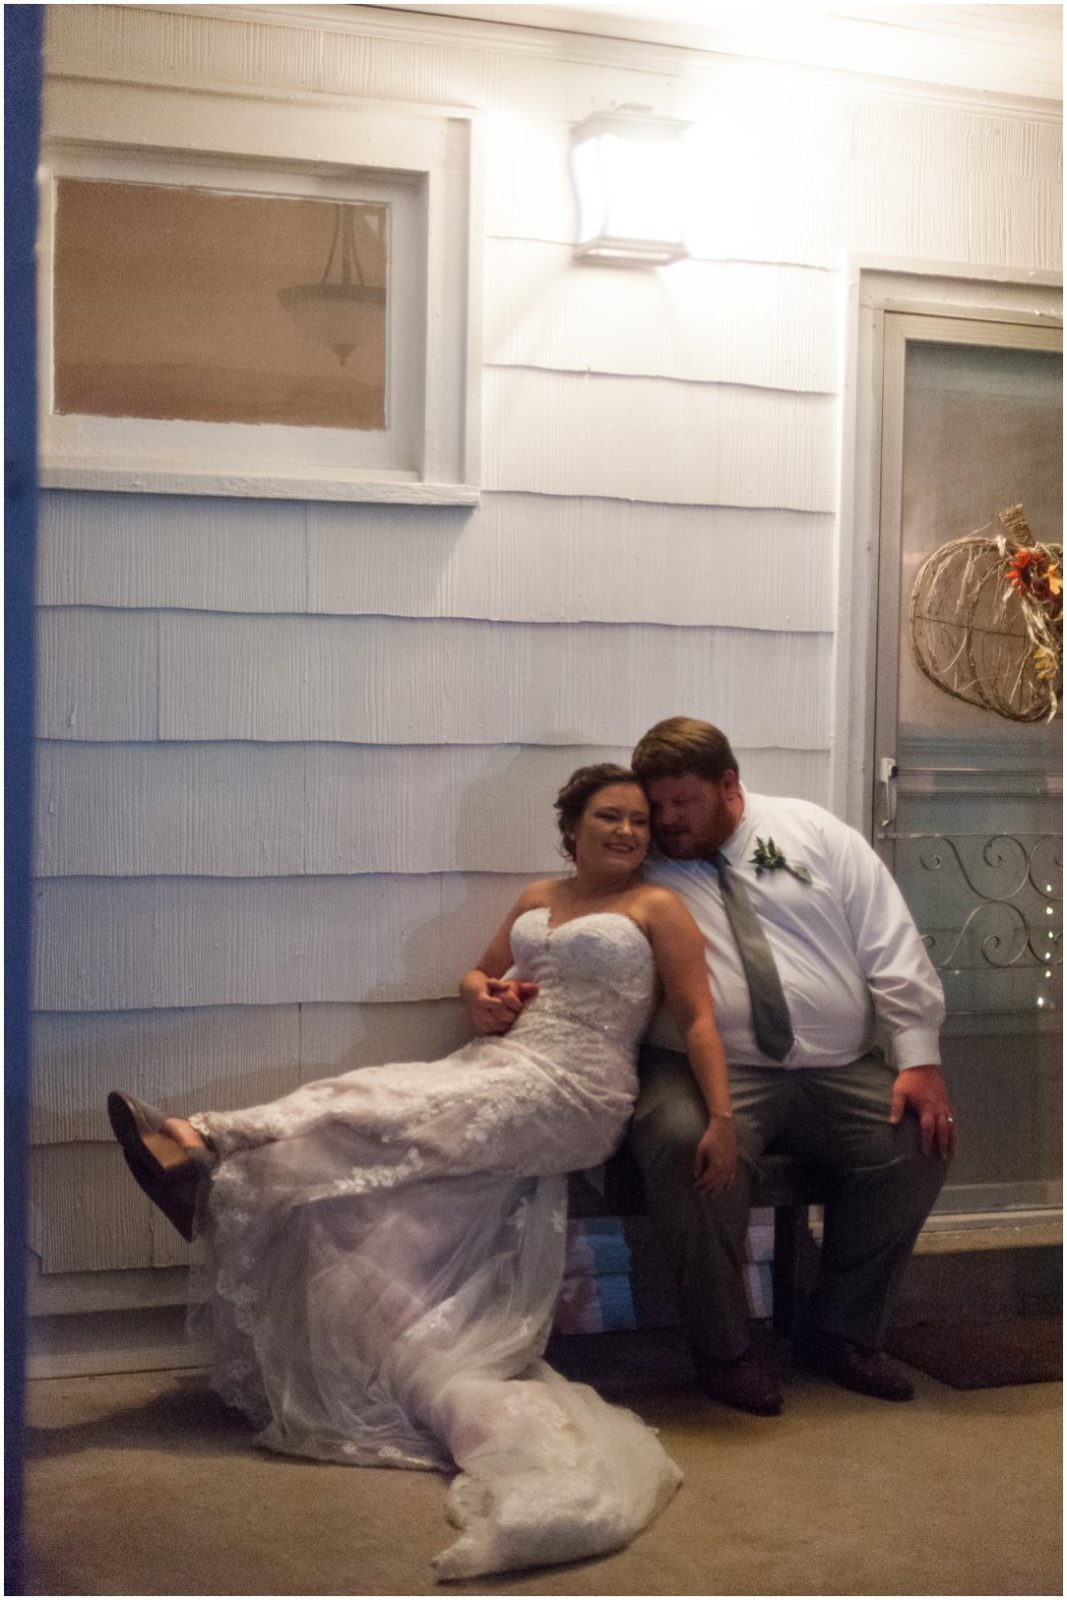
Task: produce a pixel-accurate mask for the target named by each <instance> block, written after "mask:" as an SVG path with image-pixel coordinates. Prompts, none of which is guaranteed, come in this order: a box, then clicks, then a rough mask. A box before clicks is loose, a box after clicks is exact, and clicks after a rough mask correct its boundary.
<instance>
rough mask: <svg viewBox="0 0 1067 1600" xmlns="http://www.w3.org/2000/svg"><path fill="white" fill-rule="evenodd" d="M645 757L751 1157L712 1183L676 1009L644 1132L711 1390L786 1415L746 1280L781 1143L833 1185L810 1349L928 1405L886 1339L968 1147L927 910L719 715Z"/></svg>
mask: <svg viewBox="0 0 1067 1600" xmlns="http://www.w3.org/2000/svg"><path fill="white" fill-rule="evenodd" d="M633 767H634V770H635V771H636V773H637V774H638V776H639V777H640V778H641V780H642V782H643V783H644V786H645V789H646V790H647V793H648V796H649V801H650V804H651V810H652V828H653V838H654V841H655V843H656V846H657V847H658V850H659V852H660V854H659V857H658V858H654V859H652V860H650V862H649V863H648V866H647V867H646V874H645V875H646V878H648V879H649V880H650V881H652V882H654V883H659V884H663V885H666V886H667V887H669V888H671V889H673V890H674V891H675V892H676V893H677V894H678V895H680V896H681V898H682V900H683V901H684V902H685V904H686V905H687V906H688V908H689V910H690V911H691V912H692V914H693V916H694V918H695V919H696V921H697V924H698V926H699V927H700V929H701V932H702V933H703V935H704V938H705V942H706V948H707V959H708V972H709V977H710V980H711V988H712V994H713V996H714V1000H715V1011H716V1018H717V1021H718V1025H719V1031H720V1033H721V1034H722V1038H723V1043H724V1045H725V1047H726V1057H727V1060H728V1062H729V1065H730V1086H731V1099H732V1103H733V1115H734V1119H735V1122H736V1126H737V1139H738V1150H739V1155H740V1157H741V1159H740V1160H739V1162H738V1170H737V1177H736V1179H735V1181H734V1183H733V1184H732V1186H731V1187H730V1188H729V1189H728V1190H726V1191H724V1192H722V1193H719V1194H702V1193H700V1192H698V1191H697V1190H696V1189H695V1187H694V1185H693V1162H694V1152H695V1150H696V1146H697V1142H698V1140H699V1139H700V1136H701V1134H702V1133H703V1131H704V1129H705V1127H706V1125H707V1112H706V1110H705V1108H704V1103H703V1101H702V1099H701V1096H700V1092H699V1090H698V1088H697V1086H696V1083H695V1081H694V1079H693V1077H692V1074H691V1073H690V1071H689V1068H688V1063H687V1061H686V1058H685V1056H684V1054H682V1053H681V1041H680V1039H679V1038H678V1036H677V1034H676V1033H675V1031H674V1028H673V1024H672V1023H671V1020H670V1018H669V1016H668V1015H667V1013H666V1011H665V1010H661V1012H660V1014H659V1015H658V1016H657V1017H656V1018H655V1020H654V1022H653V1025H652V1028H651V1030H650V1033H649V1040H648V1043H647V1044H646V1047H645V1049H644V1050H643V1052H642V1062H641V1092H640V1095H639V1098H638V1102H637V1107H636V1110H635V1114H634V1121H633V1125H632V1127H631V1131H630V1140H631V1144H632V1147H633V1149H634V1152H635V1154H636V1156H637V1159H638V1162H639V1164H640V1166H641V1168H642V1171H643V1173H644V1177H645V1186H646V1190H647V1193H648V1201H649V1209H650V1212H651V1214H652V1219H653V1223H654V1226H655V1228H656V1231H657V1233H658V1235H659V1238H660V1243H661V1246H662V1247H663V1249H664V1251H665V1253H666V1255H667V1258H668V1261H669V1263H670V1266H671V1268H672V1271H673V1274H674V1278H675V1282H676V1285H677V1289H678V1300H679V1310H680V1312H681V1315H682V1319H683V1323H684V1325H685V1330H686V1333H687V1335H688V1339H689V1343H690V1347H691V1349H692V1352H693V1357H694V1360H695V1362H696V1365H697V1372H698V1376H699V1378H700V1381H701V1384H702V1386H703V1388H704V1389H705V1391H706V1392H707V1393H708V1394H709V1395H711V1396H712V1397H713V1398H714V1399H716V1400H719V1401H721V1402H723V1403H724V1404H726V1405H731V1406H735V1407H738V1408H739V1409H741V1410H743V1411H750V1412H755V1413H758V1414H762V1415H774V1414H776V1413H777V1412H779V1411H781V1409H782V1395H781V1392H780V1389H779V1387H778V1384H777V1381H776V1379H775V1378H774V1377H773V1375H772V1374H771V1373H769V1372H768V1371H765V1370H764V1369H763V1368H762V1367H761V1366H760V1364H759V1363H758V1361H757V1360H756V1358H755V1356H754V1355H753V1354H752V1351H751V1348H750V1341H749V1321H748V1306H747V1301H746V1296H745V1289H744V1281H743V1276H742V1273H743V1267H744V1256H745V1235H746V1231H747V1227H748V1217H749V1208H750V1197H751V1192H752V1184H753V1179H754V1177H755V1175H756V1173H757V1171H758V1168H759V1162H760V1157H761V1155H762V1153H763V1151H764V1150H765V1149H766V1148H767V1147H768V1146H769V1145H771V1146H773V1148H774V1149H775V1150H780V1151H785V1152H789V1153H795V1154H797V1155H800V1156H803V1157H805V1158H807V1159H809V1160H813V1161H816V1162H818V1163H820V1164H821V1165H822V1166H823V1167H824V1168H825V1169H826V1170H827V1172H828V1174H829V1178H830V1184H831V1189H832V1194H833V1198H832V1200H831V1201H829V1202H828V1203H827V1206H826V1214H825V1226H824V1232H823V1245H822V1256H821V1266H820V1275H819V1280H818V1284H817V1287H816V1290H815V1294H814V1297H813V1300H812V1304H811V1321H810V1327H809V1328H808V1330H807V1332H806V1333H805V1335H804V1337H803V1341H802V1343H801V1346H800V1354H801V1356H802V1358H803V1359H805V1360H806V1362H807V1363H808V1364H809V1365H810V1366H813V1367H814V1368H815V1369H816V1370H818V1371H820V1372H822V1373H824V1374H825V1375H827V1376H828V1377H830V1378H832V1379H833V1380H834V1381H835V1382H837V1383H840V1384H842V1385H843V1386H844V1387H845V1388H848V1389H854V1390H858V1391H859V1392H861V1393H863V1394H868V1395H874V1396H877V1397H878V1398H880V1399H883V1400H909V1399H911V1397H912V1389H911V1386H910V1384H908V1382H907V1381H906V1379H905V1378H904V1377H903V1375H902V1374H901V1373H900V1372H898V1371H897V1370H896V1369H895V1368H894V1367H893V1366H892V1365H891V1364H890V1363H889V1362H888V1361H887V1360H886V1358H885V1357H884V1356H883V1355H882V1354H881V1347H882V1343H883V1340H884V1337H885V1333H886V1329H887V1325H888V1318H889V1310H890V1305H891V1299H892V1295H893V1291H894V1290H895V1288H896V1286H897V1284H898V1282H899V1280H900V1277H901V1275H902V1273H903V1270H904V1267H905V1265H906V1263H907V1261H908V1258H909V1256H910V1254H911V1250H912V1247H913V1245H914V1243H915V1240H916V1238H917V1236H918V1233H919V1230H920V1229H921V1227H922V1225H923V1222H924V1221H925V1220H926V1217H927V1215H928V1214H929V1211H930V1208H931V1207H932V1205H933V1203H934V1201H935V1199H936V1198H937V1194H938V1191H939V1190H940V1188H941V1184H942V1182H943V1180H944V1176H945V1172H946V1170H947V1166H948V1160H949V1158H950V1156H951V1154H952V1151H953V1147H954V1144H955V1124H954V1119H953V1116H952V1111H951V1107H950V1104H949V1097H948V1091H947V1089H946V1087H945V1083H944V1080H943V1079H942V1077H941V1073H940V1070H939V1059H940V1058H939V1054H938V1031H939V1028H940V1025H941V1022H942V1020H943V1017H944V1000H943V997H942V992H941V985H940V983H939V981H938V979H937V976H936V974H935V972H934V969H933V967H932V965H931V963H930V960H929V958H928V956H927V954H926V951H925V949H924V947H923V944H922V942H921V940H920V938H919V934H918V931H917V930H916V927H915V924H914V922H913V921H912V919H911V916H910V914H909V912H908V910H907V907H906V906H905V904H904V901H903V898H902V897H901V894H900V891H899V890H898V889H897V886H896V884H895V883H894V881H893V879H892V878H891V877H890V875H889V873H888V872H887V871H886V869H885V867H884V866H883V865H882V863H881V862H880V861H879V859H878V857H877V856H876V855H875V853H874V851H873V850H872V849H871V848H870V846H869V845H868V844H867V843H866V842H865V841H864V840H863V839H862V838H861V837H860V835H859V834H858V833H856V832H855V831H854V830H853V829H851V828H848V827H846V826H845V825H844V824H843V823H841V822H839V821H838V820H837V819H836V818H835V817H833V816H831V815H830V814H829V812H826V811H824V810H822V809H821V808H820V807H819V806H815V805H811V804H809V803H808V802H806V801H801V800H784V799H768V798H765V797H763V796H761V795H754V794H750V793H748V792H747V791H746V790H745V789H743V788H742V786H741V782H740V778H739V774H738V763H737V759H736V757H735V756H734V754H733V751H732V750H731V748H730V745H729V742H728V740H727V739H726V736H725V735H724V734H723V733H721V732H720V731H719V729H718V728H715V727H712V726H711V724H709V723H706V722H699V721H696V720H695V719H693V718H690V717H671V718H669V719H668V720H667V721H665V722H660V723H657V725H656V726H655V727H654V728H652V729H650V731H649V732H648V733H646V734H645V736H644V738H643V739H642V740H641V741H640V743H639V744H638V746H637V748H636V750H635V751H634V754H633ZM883 1052H884V1053H883Z"/></svg>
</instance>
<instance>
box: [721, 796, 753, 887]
mask: <svg viewBox="0 0 1067 1600" xmlns="http://www.w3.org/2000/svg"><path fill="white" fill-rule="evenodd" d="M738 788H739V789H740V790H741V798H742V800H743V801H744V803H745V809H744V813H743V815H742V817H741V821H740V822H739V823H738V824H737V827H736V828H735V829H734V831H733V833H732V834H731V835H730V837H729V838H728V839H727V841H726V843H725V844H724V845H723V846H722V854H723V855H724V856H725V857H726V861H727V865H729V866H731V867H739V866H741V864H742V863H743V861H744V860H745V857H746V856H747V855H749V853H750V851H749V846H750V845H751V843H752V840H753V838H754V837H755V833H756V828H757V826H758V819H757V812H756V807H755V806H754V804H753V797H752V796H750V795H749V792H748V790H747V789H746V788H745V786H744V784H742V783H740V782H739V783H738Z"/></svg>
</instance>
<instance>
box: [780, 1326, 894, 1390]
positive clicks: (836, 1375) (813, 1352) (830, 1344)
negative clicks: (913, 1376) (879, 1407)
mask: <svg viewBox="0 0 1067 1600" xmlns="http://www.w3.org/2000/svg"><path fill="white" fill-rule="evenodd" d="M797 1354H798V1356H799V1357H800V1359H801V1361H803V1362H804V1364H805V1366H808V1367H810V1368H811V1370H812V1371H813V1372H819V1373H821V1374H822V1376H823V1377H824V1378H829V1379H830V1380H831V1382H833V1383H836V1384H839V1385H840V1387H841V1388H842V1389H851V1390H853V1392H854V1393H856V1394H868V1395H872V1396H873V1397H874V1399H876V1400H897V1401H902V1400H914V1398H915V1390H914V1388H913V1387H912V1385H911V1384H910V1383H909V1382H908V1380H907V1378H905V1376H904V1374H903V1373H902V1372H901V1371H900V1370H899V1368H897V1367H896V1366H895V1365H894V1364H893V1362H892V1361H890V1360H889V1359H888V1358H887V1357H886V1356H884V1355H883V1354H882V1352H881V1351H880V1350H863V1349H861V1347H860V1346H859V1345H857V1344H852V1343H851V1341H850V1340H848V1339H842V1338H841V1337H840V1335H839V1334H836V1333H818V1332H816V1333H810V1334H808V1335H807V1336H806V1337H805V1338H803V1339H800V1340H798V1341H797Z"/></svg>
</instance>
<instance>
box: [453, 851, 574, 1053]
mask: <svg viewBox="0 0 1067 1600" xmlns="http://www.w3.org/2000/svg"><path fill="white" fill-rule="evenodd" d="M551 881H552V880H551V879H542V880H539V881H538V882H537V883H531V884H529V885H528V886H527V888H525V889H524V890H523V892H522V894H521V895H520V896H519V898H518V899H517V900H516V902H515V904H514V905H513V906H512V908H511V910H510V911H509V912H508V914H507V916H506V917H505V918H504V920H503V922H502V923H501V924H500V926H499V928H498V929H497V930H496V932H495V933H494V935H493V937H492V938H491V939H490V941H489V944H488V946H487V947H486V950H485V954H484V955H483V956H482V958H481V960H480V961H479V962H478V965H477V966H476V967H472V968H471V970H470V971H469V972H467V973H465V974H464V975H463V977H462V978H461V979H460V984H459V993H460V999H461V1000H462V1001H463V1004H464V1005H465V1007H466V1008H467V1016H468V1018H469V1019H470V1023H471V1026H472V1028H474V1030H475V1032H476V1033H487V1034H499V1033H507V1031H508V1029H509V1028H510V1027H511V1025H512V1023H513V1022H514V1021H515V1018H516V1017H517V1016H518V1015H519V1013H520V1011H521V1010H522V1008H523V1006H524V1005H525V1004H526V1002H527V1000H532V999H533V997H534V995H535V994H536V993H537V985H536V984H535V983H520V982H518V981H517V980H516V979H510V980H508V981H507V982H505V981H503V977H504V973H505V972H506V971H507V970H508V968H509V967H510V966H511V929H512V927H513V925H514V923H515V920H516V918H517V917H519V916H521V915H522V913H523V912H524V911H529V910H531V909H532V908H533V907H534V906H543V905H546V904H547V890H548V886H549V884H550V883H551Z"/></svg>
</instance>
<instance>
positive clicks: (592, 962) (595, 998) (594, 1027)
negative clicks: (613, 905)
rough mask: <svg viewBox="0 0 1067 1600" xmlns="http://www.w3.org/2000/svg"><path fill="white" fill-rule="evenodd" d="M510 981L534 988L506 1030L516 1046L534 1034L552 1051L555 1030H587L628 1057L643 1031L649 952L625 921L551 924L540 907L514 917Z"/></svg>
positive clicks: (620, 916)
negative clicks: (514, 979) (527, 983)
mask: <svg viewBox="0 0 1067 1600" xmlns="http://www.w3.org/2000/svg"><path fill="white" fill-rule="evenodd" d="M511 952H512V956H513V957H514V962H515V965H514V967H513V969H512V971H513V974H514V976H516V977H519V978H522V979H526V980H528V981H530V982H533V983H536V984H537V985H538V994H537V997H536V999H534V1000H531V1001H530V1003H529V1004H528V1005H527V1006H526V1007H525V1009H524V1010H523V1012H522V1015H521V1016H520V1017H519V1019H518V1021H517V1022H516V1023H515V1025H514V1027H513V1028H512V1030H511V1037H513V1038H514V1040H515V1042H516V1043H518V1042H520V1041H521V1042H522V1043H523V1044H525V1045H528V1046H530V1045H536V1043H537V1040H538V1036H539V1035H542V1034H543V1035H544V1036H545V1039H546V1043H547V1042H548V1041H549V1040H551V1043H552V1050H553V1053H554V1052H555V1051H557V1050H558V1048H559V1043H560V1040H559V1033H560V1029H561V1028H567V1027H568V1026H574V1027H577V1028H580V1029H583V1030H585V1031H586V1032H587V1033H588V1032H589V1031H592V1032H593V1033H595V1034H596V1035H598V1036H599V1038H600V1039H601V1040H602V1041H603V1042H604V1043H606V1044H608V1045H610V1046H612V1047H613V1048H614V1049H617V1050H622V1051H624V1052H626V1053H627V1054H630V1053H632V1052H633V1051H634V1050H635V1049H636V1046H637V1041H638V1040H639V1039H640V1037H641V1035H642V1033H643V1032H644V1031H645V1028H646V1027H647V1026H648V1020H649V1016H650V1014H651V1009H652V1002H653V998H654V995H655V988H656V967H655V962H654V961H653V958H652V949H651V946H650V945H649V942H648V940H647V939H646V938H645V935H644V934H643V933H642V931H641V929H640V928H639V927H638V926H637V923H636V922H634V920H633V918H632V917H628V916H626V915H625V914H624V913H623V912H619V911H597V912H591V913H589V914H588V915H587V916H583V917H575V918H573V919H572V920H571V921H570V922H564V923H562V924H561V925H560V927H558V928H553V927H551V926H550V922H549V911H548V907H547V906H536V907H535V908H534V909H533V910H532V911H524V912H523V913H522V915H521V916H519V917H517V918H516V920H515V923H514V925H513V927H512V930H511Z"/></svg>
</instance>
